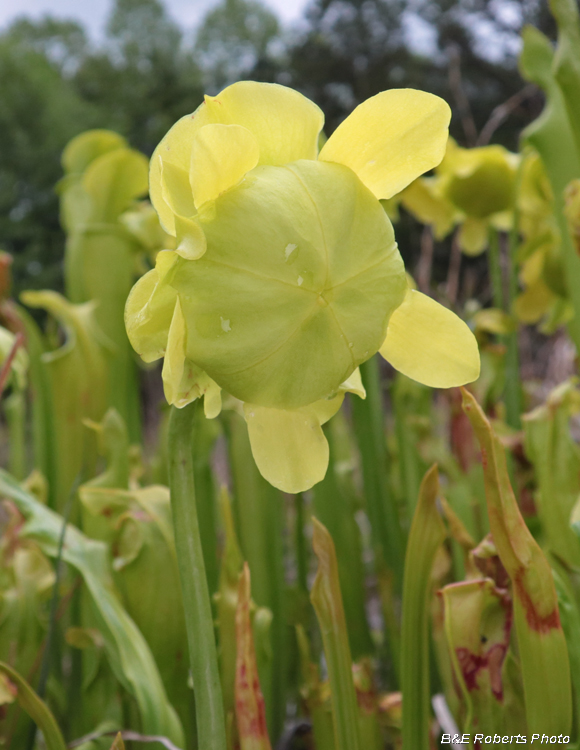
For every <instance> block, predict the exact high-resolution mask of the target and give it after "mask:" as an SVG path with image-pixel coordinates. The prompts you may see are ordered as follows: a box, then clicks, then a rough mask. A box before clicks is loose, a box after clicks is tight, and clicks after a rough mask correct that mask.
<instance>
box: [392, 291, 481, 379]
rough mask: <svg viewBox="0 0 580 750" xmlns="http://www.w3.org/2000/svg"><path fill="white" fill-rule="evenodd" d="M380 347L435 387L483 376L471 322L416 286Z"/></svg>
mask: <svg viewBox="0 0 580 750" xmlns="http://www.w3.org/2000/svg"><path fill="white" fill-rule="evenodd" d="M379 351H380V353H381V354H382V356H383V357H384V358H385V359H386V360H388V361H389V362H390V363H391V364H392V365H393V367H394V368H395V369H396V370H399V372H402V373H403V375H406V376H407V377H409V378H412V379H413V380H416V381H418V382H419V383H423V384H424V385H428V386H431V387H432V388H451V387H453V386H458V385H464V384H465V383H471V382H473V381H474V380H477V378H478V377H479V350H478V347H477V341H476V340H475V336H474V335H473V334H472V332H471V331H470V330H469V328H468V326H467V325H466V324H465V323H464V322H463V321H462V320H461V318H458V317H457V315H455V313H453V312H451V310H448V309H447V308H446V307H443V305H440V304H439V303H438V302H435V300H433V299H431V298H430V297H427V296H426V295H424V294H421V292H417V291H414V290H412V289H411V290H409V291H408V292H407V296H406V297H405V301H404V302H403V304H402V305H401V306H400V307H398V308H397V309H396V310H395V312H394V313H393V314H392V316H391V320H390V321H389V327H388V330H387V338H386V339H385V343H384V344H383V345H382V347H381V348H380V350H379Z"/></svg>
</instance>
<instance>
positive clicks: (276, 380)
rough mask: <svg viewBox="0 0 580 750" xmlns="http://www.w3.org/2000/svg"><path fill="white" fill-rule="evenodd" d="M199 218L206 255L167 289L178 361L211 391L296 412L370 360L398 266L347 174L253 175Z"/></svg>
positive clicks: (332, 168)
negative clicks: (190, 364) (181, 318)
mask: <svg viewBox="0 0 580 750" xmlns="http://www.w3.org/2000/svg"><path fill="white" fill-rule="evenodd" d="M202 213H203V212H202ZM206 217H207V218H206V219H205V220H203V219H202V228H203V231H204V233H205V236H206V238H207V252H206V253H205V255H204V256H203V257H202V258H200V259H199V260H193V261H189V260H184V259H180V260H179V263H178V264H176V267H175V270H174V274H173V277H172V280H171V284H172V286H173V287H174V288H175V289H176V290H177V291H178V293H179V295H180V298H181V302H182V307H183V311H184V315H185V318H186V321H187V355H188V357H190V358H191V359H192V360H193V361H194V362H195V363H196V364H198V365H199V366H200V367H202V368H203V369H204V370H205V371H206V372H207V373H208V374H209V375H210V376H211V377H212V378H213V379H214V380H215V381H216V382H217V383H218V384H219V385H220V386H221V387H222V388H224V389H225V390H227V391H229V392H230V393H232V394H233V395H234V396H237V397H238V398H240V399H242V400H243V401H247V402H251V403H256V404H262V405H264V406H275V407H281V408H297V407H300V406H303V405H306V404H310V403H312V402H313V401H316V400H317V399H320V398H324V397H326V396H328V395H329V394H331V393H333V392H334V391H336V389H337V388H338V386H339V385H340V383H342V382H343V381H344V380H345V379H346V378H347V377H348V376H349V375H350V374H351V373H352V372H353V370H354V369H355V368H356V367H357V366H358V365H359V364H360V363H361V362H364V361H365V360H366V359H368V358H369V357H371V356H372V355H373V354H374V353H375V352H376V351H377V350H378V348H379V347H380V346H381V344H382V343H383V341H384V338H385V335H386V330H387V324H388V320H389V317H390V315H391V313H392V312H393V310H394V309H395V308H396V307H397V306H398V305H400V304H401V302H402V300H403V298H404V294H405V289H406V280H405V274H404V267H403V263H402V260H401V257H400V255H399V252H398V249H397V246H396V243H395V240H394V235H393V229H392V226H391V224H390V221H389V220H388V218H387V216H386V214H385V213H384V211H383V209H382V208H381V206H380V204H379V202H378V201H377V199H376V198H375V196H374V195H373V194H372V193H371V192H370V191H369V190H368V189H367V188H366V187H365V186H364V185H363V184H362V182H361V181H360V180H359V179H358V177H357V176H356V175H355V174H354V172H352V171H351V170H350V169H349V168H348V167H344V166H342V165H338V164H331V163H324V162H315V161H297V162H293V163H292V164H289V165H287V166H284V167H273V166H262V167H257V168H256V169H254V170H252V172H250V173H249V174H248V175H246V177H245V179H244V180H243V182H242V183H241V184H240V185H239V186H237V187H236V188H233V189H231V190H229V191H227V192H226V193H224V194H223V195H222V196H220V197H219V198H218V199H217V201H216V202H215V210H213V211H211V212H208V213H207V215H206Z"/></svg>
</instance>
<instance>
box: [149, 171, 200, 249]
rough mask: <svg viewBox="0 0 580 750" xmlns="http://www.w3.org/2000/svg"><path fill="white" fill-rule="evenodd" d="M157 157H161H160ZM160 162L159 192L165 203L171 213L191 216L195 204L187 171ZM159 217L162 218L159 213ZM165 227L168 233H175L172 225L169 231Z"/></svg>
mask: <svg viewBox="0 0 580 750" xmlns="http://www.w3.org/2000/svg"><path fill="white" fill-rule="evenodd" d="M158 158H159V159H161V157H158ZM160 163H161V167H160V179H161V194H162V196H163V200H164V201H165V204H166V205H167V206H169V208H170V209H171V211H172V213H173V214H177V215H178V216H185V217H189V216H193V215H194V214H195V205H194V203H193V193H192V192H191V185H190V184H189V173H188V172H187V171H186V170H185V169H182V168H181V167H177V166H175V164H171V162H161V161H160ZM155 208H157V206H155ZM160 219H161V220H162V219H163V217H162V216H161V214H160ZM172 223H173V222H172ZM166 229H167V231H168V232H169V234H173V235H175V228H174V226H172V227H171V231H170V230H169V229H168V228H167V227H166Z"/></svg>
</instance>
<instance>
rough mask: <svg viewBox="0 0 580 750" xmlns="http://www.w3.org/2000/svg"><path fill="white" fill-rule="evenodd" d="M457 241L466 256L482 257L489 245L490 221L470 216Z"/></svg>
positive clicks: (462, 226)
mask: <svg viewBox="0 0 580 750" xmlns="http://www.w3.org/2000/svg"><path fill="white" fill-rule="evenodd" d="M457 240H458V242H459V247H460V248H461V249H462V250H463V252H464V253H465V254H466V255H470V256H475V255H481V253H482V252H483V251H484V250H485V248H486V247H487V245H488V243H489V223H488V221H487V220H486V219H475V218H473V217H471V216H468V217H467V219H465V221H464V222H463V224H462V225H461V229H460V230H459V235H458V237H457Z"/></svg>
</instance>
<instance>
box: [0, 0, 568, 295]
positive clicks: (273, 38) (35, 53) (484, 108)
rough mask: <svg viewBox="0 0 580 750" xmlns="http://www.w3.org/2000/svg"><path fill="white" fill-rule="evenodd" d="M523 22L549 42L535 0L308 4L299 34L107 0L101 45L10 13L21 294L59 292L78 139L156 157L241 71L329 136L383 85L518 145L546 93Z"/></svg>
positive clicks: (10, 238)
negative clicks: (71, 160) (62, 184)
mask: <svg viewBox="0 0 580 750" xmlns="http://www.w3.org/2000/svg"><path fill="white" fill-rule="evenodd" d="M526 23H531V24H533V25H534V26H536V27H538V28H539V29H540V30H542V31H543V32H544V33H545V34H546V35H547V36H548V37H549V38H551V39H553V38H554V37H555V28H554V22H553V19H552V18H551V16H550V15H549V13H548V10H547V7H546V4H545V3H543V2H541V1H540V0H520V1H519V2H512V1H511V0H496V1H495V2H494V1H493V0H492V2H489V1H488V0H439V1H438V2H429V1H426V0H416V1H415V2H412V3H410V2H407V0H313V1H312V2H311V3H310V5H308V6H307V7H306V10H305V13H304V16H303V18H302V19H301V21H300V22H299V23H298V24H296V26H295V27H294V28H284V27H283V25H282V24H281V23H280V22H279V21H278V19H277V18H276V16H275V14H274V13H273V12H272V11H271V10H269V9H267V8H266V7H265V6H263V5H261V4H260V3H259V2H258V0H222V2H220V3H219V4H218V5H216V6H214V7H213V8H212V9H211V10H210V11H208V12H207V14H206V15H205V17H204V18H203V19H202V20H201V22H200V24H199V25H198V27H197V28H196V29H195V30H194V31H193V32H192V31H191V30H186V29H184V28H181V27H180V26H179V25H177V24H176V23H175V22H174V21H173V20H172V19H171V18H170V16H169V15H168V13H167V11H166V9H165V7H164V6H163V4H162V3H161V2H160V1H159V0H116V1H115V3H114V5H113V6H112V9H111V13H110V16H109V18H108V22H107V25H106V31H105V35H104V37H103V38H102V39H101V40H100V42H99V43H98V44H97V43H95V42H94V41H92V40H91V38H90V37H89V35H88V33H87V32H86V30H85V29H83V28H82V27H81V26H80V25H79V24H78V23H76V22H74V21H68V20H61V19H57V18H56V17H49V16H47V17H45V18H43V19H41V20H37V21H32V20H29V19H26V18H21V19H18V20H16V21H14V22H13V23H12V25H10V26H9V27H8V28H6V29H5V30H4V31H3V32H2V33H1V34H0V90H1V91H2V107H1V108H0V143H1V144H2V147H1V148H0V247H1V248H2V249H4V250H6V251H8V252H9V253H11V254H12V255H13V257H14V266H13V272H14V284H15V289H14V292H15V294H16V295H17V294H18V293H19V292H20V291H21V290H22V288H24V286H26V288H46V287H49V288H53V289H57V290H60V289H62V286H63V267H62V259H63V248H64V234H63V230H62V228H61V227H60V224H59V216H58V197H57V194H56V192H55V190H54V185H55V184H56V183H57V182H58V180H59V179H60V177H61V176H62V167H61V164H60V155H61V153H62V150H63V148H64V146H65V145H66V143H67V142H68V141H69V140H70V139H71V138H72V137H73V136H74V135H76V134H77V133H80V132H82V131H84V130H86V129H88V128H95V127H99V128H110V129H112V130H115V131H116V132H118V133H120V134H122V135H123V136H124V137H125V138H126V139H127V140H128V142H129V144H130V145H131V146H133V147H134V148H136V149H138V150H140V151H142V152H143V153H145V154H146V155H150V154H151V152H152V151H153V149H154V148H155V146H156V145H157V143H158V142H159V140H160V139H161V137H162V136H163V135H164V134H165V132H166V131H167V130H168V129H169V127H170V126H171V125H172V124H173V123H174V122H175V121H176V120H177V119H178V118H179V117H181V116H182V115H183V114H186V113H188V112H192V111H193V110H194V109H195V108H196V107H197V106H198V104H199V103H200V101H201V99H202V96H203V92H207V93H216V92H217V91H218V90H220V89H221V88H223V87H224V86H225V85H227V84H229V83H232V82H233V81H235V80H238V79H240V78H246V79H253V80H258V81H269V82H277V83H281V84H283V85H286V86H293V87H294V88H296V89H298V90H299V91H301V92H302V93H304V94H305V95H306V96H308V97H310V98H311V99H313V100H314V101H315V102H317V103H318V104H319V105H320V106H321V107H322V109H323V110H324V112H325V115H326V126H325V132H326V134H327V135H329V134H330V133H331V132H332V131H333V130H334V128H335V127H336V126H337V125H338V124H339V123H340V122H341V121H342V119H343V118H344V117H345V116H346V115H347V114H348V113H349V112H350V111H351V110H352V109H353V108H354V107H355V106H356V105H357V104H359V103H360V102H361V101H363V100H365V99H366V98H368V97H369V96H372V95H373V94H376V93H377V92H379V91H382V90H384V89H387V88H393V87H397V88H398V87H416V88H422V89H425V90H427V91H430V92H432V93H434V94H438V95H439V96H442V97H443V98H444V99H446V100H447V101H448V102H449V104H450V105H451V106H452V108H453V121H452V125H451V134H452V135H453V136H454V137H455V139H456V140H457V141H458V142H459V143H460V144H461V145H464V146H474V145H476V144H478V137H479V142H480V143H481V142H482V139H483V140H484V141H487V140H489V137H490V136H491V135H493V140H494V142H496V143H501V144H503V145H505V146H506V147H508V148H510V149H512V150H516V149H517V138H518V133H519V132H520V131H521V130H522V128H523V127H525V125H526V124H528V123H529V122H531V121H532V120H533V119H534V118H535V117H537V115H538V114H539V112H540V111H541V108H542V102H543V98H542V95H541V93H540V92H539V90H538V89H536V88H535V87H534V86H526V85H525V82H524V81H523V80H522V79H521V77H520V74H519V72H518V69H517V55H518V52H519V49H520V46H519V45H520V42H519V40H520V36H519V35H520V32H521V29H522V27H523V26H524V25H525V24H526ZM506 102H507V105H506ZM490 113H491V119H490ZM496 126H497V129H496V130H495V131H494V132H493V133H492V130H493V128H494V127H496ZM478 134H479V136H478ZM418 231H419V230H418V229H417V225H416V224H414V223H412V222H405V221H403V224H402V225H399V229H398V239H399V242H400V246H401V250H402V253H403V256H404V257H405V261H406V262H411V265H412V261H413V260H416V259H413V258H410V257H409V253H410V252H411V251H410V249H409V248H411V247H412V246H415V247H418V245H419V243H418V239H419V238H418V236H416V233H417V232H418ZM413 232H414V233H415V235H414V236H412V235H413ZM448 258H449V252H448V248H442V252H441V253H440V254H438V255H437V257H436V258H435V265H434V280H435V281H438V280H442V279H444V278H445V275H446V270H447V265H448ZM478 263H481V259H479V260H478V259H473V260H469V259H468V260H467V262H466V263H464V267H465V268H467V269H469V267H470V265H473V266H474V267H475V268H477V264H478Z"/></svg>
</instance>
